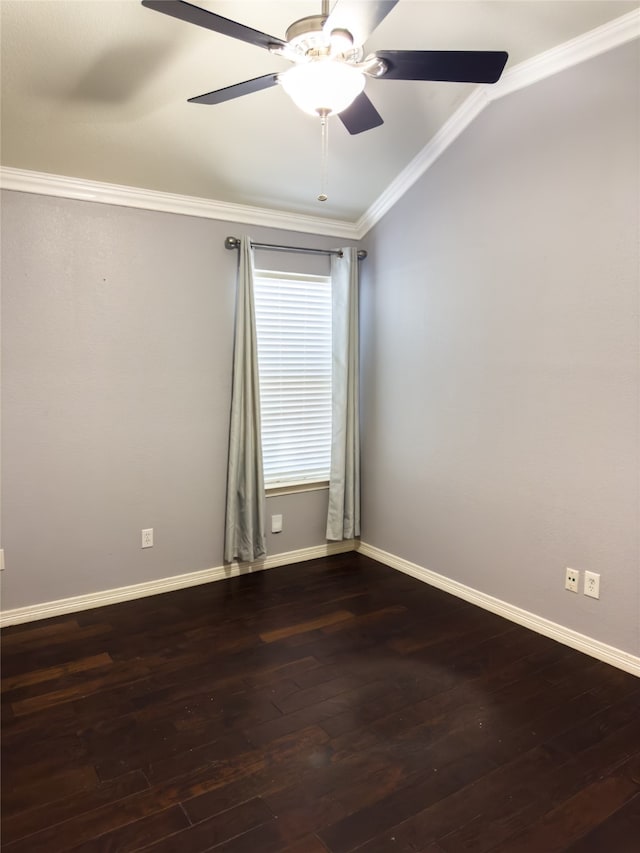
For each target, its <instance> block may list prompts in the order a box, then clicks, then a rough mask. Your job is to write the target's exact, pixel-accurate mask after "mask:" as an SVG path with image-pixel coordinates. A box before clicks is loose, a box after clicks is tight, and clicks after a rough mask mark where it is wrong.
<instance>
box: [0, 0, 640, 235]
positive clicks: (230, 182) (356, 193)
mask: <svg viewBox="0 0 640 853" xmlns="http://www.w3.org/2000/svg"><path fill="white" fill-rule="evenodd" d="M196 2H197V4H198V5H200V6H202V7H204V8H206V9H209V10H210V11H213V12H216V13H218V14H221V15H224V16H225V17H227V18H231V19H234V20H237V21H240V22H241V23H243V24H245V25H247V26H249V27H252V28H254V29H257V30H261V31H263V32H266V33H268V34H270V35H274V36H278V37H280V38H283V37H284V34H285V31H286V29H287V27H288V26H289V24H291V23H292V22H293V21H294V20H296V19H299V18H302V17H304V16H306V15H312V14H317V13H319V12H320V0H309V2H308V0H287V2H279V1H278V0H269V2H266V0H261V1H260V2H255V0H241V2H222V0H220V1H218V0H196ZM637 8H638V3H636V2H624V1H621V2H618V0H606V1H605V2H596V0H584V2H583V0H563V1H562V2H555V0H523V2H518V0H400V2H399V3H398V4H397V5H396V7H395V8H394V9H393V10H392V11H391V12H390V14H389V15H388V16H387V17H386V18H385V20H384V21H383V22H382V24H381V25H380V26H379V27H378V28H377V29H376V30H375V31H374V33H373V34H372V36H371V37H370V39H369V40H368V42H367V43H366V51H367V52H371V51H374V50H376V49H394V50H398V49H406V50H409V49H422V50H427V49H429V50H431V49H433V50H506V51H508V53H509V61H508V63H507V67H506V69H505V74H507V73H508V72H509V71H511V70H512V69H514V68H515V67H516V66H518V65H519V64H520V63H523V62H525V61H526V60H530V59H531V58H532V57H534V56H537V55H538V54H541V53H543V52H545V51H548V50H550V49H551V48H554V47H556V46H557V45H560V44H563V43H565V42H567V41H569V40H571V39H574V38H576V37H578V36H581V35H582V34H584V33H586V32H589V31H590V30H593V29H594V28H597V27H601V26H603V25H605V24H607V22H609V21H612V20H614V19H617V18H619V17H620V16H622V15H625V14H627V13H629V12H631V11H633V10H635V9H637ZM0 11H1V16H2V17H1V30H0V33H1V39H2V52H1V54H2V125H1V129H2V148H1V154H2V165H3V167H12V168H13V169H21V170H32V171H36V172H45V173H51V174H54V175H64V176H67V177H73V178H81V179H88V180H93V181H101V182H107V183H110V184H119V185H126V186H131V187H137V188H142V189H147V190H155V191H159V192H163V193H176V194H180V195H184V196H195V197H199V198H205V199H212V200H215V201H218V202H226V203H231V204H239V205H251V206H254V207H259V208H267V209H273V210H279V211H285V212H288V213H294V214H308V215H313V216H319V217H327V218H333V219H341V220H347V221H355V220H357V219H358V217H360V216H362V215H363V213H364V212H365V211H366V210H367V209H368V208H369V207H370V206H371V205H372V204H374V202H375V201H376V199H378V198H379V197H380V195H381V194H382V193H383V192H384V190H385V188H387V187H388V186H389V184H390V183H392V182H393V181H394V179H396V177H397V176H398V175H399V174H400V173H401V172H402V170H403V169H405V167H406V166H407V164H408V163H410V162H411V161H412V159H413V158H414V157H416V155H418V154H419V152H420V151H421V150H423V149H424V147H425V146H426V145H427V144H428V143H429V141H430V140H431V139H432V138H433V137H434V135H435V134H436V133H437V132H438V130H439V129H440V128H441V127H442V126H443V124H445V122H446V121H447V120H448V119H450V117H451V116H452V115H453V114H454V113H455V111H456V110H457V109H458V108H459V107H460V106H461V105H462V104H463V103H464V102H465V100H466V99H467V98H469V96H470V95H471V94H472V93H473V91H474V89H475V88H476V87H475V86H474V85H472V84H462V83H425V82H400V81H391V80H384V79H380V80H376V79H369V80H368V82H367V89H366V91H367V94H368V96H369V98H370V99H371V101H372V102H373V103H374V104H375V106H376V108H377V109H378V111H379V112H380V113H381V115H382V117H383V118H384V124H383V125H382V126H381V127H378V128H375V129H373V130H370V131H367V132H366V133H362V134H359V135H356V136H350V135H349V134H348V133H347V131H346V130H345V128H344V127H343V126H342V124H341V123H340V121H339V120H338V119H336V118H331V119H330V120H329V123H330V130H329V188H328V189H329V192H328V194H329V199H328V200H327V201H326V202H319V201H317V198H316V197H317V195H318V191H319V186H320V125H319V120H317V119H314V118H312V117H310V116H308V115H306V114H304V113H302V112H301V111H300V110H299V109H298V108H297V107H296V106H294V104H293V103H292V102H291V100H290V99H289V98H288V96H287V95H286V94H285V92H284V91H283V90H282V88H281V87H280V86H275V87H273V88H271V89H269V90H266V91H261V92H256V93H253V94H251V95H248V96H246V97H242V98H240V99H237V100H232V101H228V102H226V103H223V104H219V105H216V106H203V105H200V104H190V103H188V102H187V99H188V98H190V97H192V96H196V95H200V94H202V93H205V92H209V91H211V90H212V89H217V88H221V87H223V86H227V85H231V84H233V83H237V82H239V81H242V80H246V79H249V78H252V77H257V76H260V75H263V74H267V73H269V72H279V71H284V70H286V68H288V67H290V66H289V65H288V63H287V62H286V61H285V60H283V59H282V58H280V57H277V56H272V55H270V54H269V52H268V51H266V50H261V49H260V48H258V47H255V46H252V45H250V44H246V43H244V42H241V41H237V40H234V39H231V38H229V37H225V36H223V35H220V34H218V33H215V32H211V31H210V30H206V29H203V28H201V27H197V26H194V25H191V24H188V23H185V22H183V21H179V20H176V19H174V18H171V17H168V16H167V15H163V14H159V13H158V12H156V11H153V10H150V9H147V8H144V7H143V6H142V5H141V4H140V2H138V0H100V2H95V0H70V2H67V0H30V2H26V1H25V0H2V2H1V3H0Z"/></svg>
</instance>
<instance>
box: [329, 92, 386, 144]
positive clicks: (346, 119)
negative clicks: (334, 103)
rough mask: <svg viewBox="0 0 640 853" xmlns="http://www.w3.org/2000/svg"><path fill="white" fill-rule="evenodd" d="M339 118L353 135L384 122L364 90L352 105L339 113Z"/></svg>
mask: <svg viewBox="0 0 640 853" xmlns="http://www.w3.org/2000/svg"><path fill="white" fill-rule="evenodd" d="M338 118H339V119H340V121H341V122H342V124H343V125H344V126H345V127H346V128H347V130H348V131H349V133H351V134H352V135H353V134H356V133H362V132H363V131H365V130H371V129H372V128H374V127H379V126H380V125H381V124H384V121H383V120H382V116H381V115H380V113H379V112H378V110H377V109H376V108H375V107H374V106H373V104H372V103H371V101H370V100H369V98H368V97H367V96H366V95H365V93H364V92H362V93H361V94H360V95H358V97H357V98H356V99H355V101H354V102H353V103H352V104H351V106H349V107H347V108H346V110H343V111H342V112H341V113H339V114H338Z"/></svg>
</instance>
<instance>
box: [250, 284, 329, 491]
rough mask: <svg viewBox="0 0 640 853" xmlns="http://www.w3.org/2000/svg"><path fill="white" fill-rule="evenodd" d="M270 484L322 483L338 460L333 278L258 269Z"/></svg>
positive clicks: (264, 445) (265, 444) (262, 403)
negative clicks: (334, 450)
mask: <svg viewBox="0 0 640 853" xmlns="http://www.w3.org/2000/svg"><path fill="white" fill-rule="evenodd" d="M254 289H255V306H256V327H257V337H258V367H259V373H260V407H261V411H262V455H263V460H264V481H265V486H266V487H267V488H269V487H272V488H274V487H277V486H283V485H292V484H304V483H313V482H320V481H323V480H328V479H329V471H330V466H331V279H330V277H329V276H318V275H301V274H297V273H294V274H292V273H274V272H264V271H256V273H255V281H254Z"/></svg>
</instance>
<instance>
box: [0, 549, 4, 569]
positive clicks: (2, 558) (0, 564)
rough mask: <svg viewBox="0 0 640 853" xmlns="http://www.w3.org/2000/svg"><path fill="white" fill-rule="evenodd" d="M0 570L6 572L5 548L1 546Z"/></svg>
mask: <svg viewBox="0 0 640 853" xmlns="http://www.w3.org/2000/svg"><path fill="white" fill-rule="evenodd" d="M0 572H4V548H0Z"/></svg>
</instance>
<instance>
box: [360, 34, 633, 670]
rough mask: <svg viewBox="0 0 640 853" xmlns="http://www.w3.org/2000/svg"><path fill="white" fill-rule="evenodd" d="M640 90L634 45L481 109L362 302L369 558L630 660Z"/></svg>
mask: <svg viewBox="0 0 640 853" xmlns="http://www.w3.org/2000/svg"><path fill="white" fill-rule="evenodd" d="M638 71H639V68H638V44H637V42H636V43H634V44H630V45H628V46H625V47H623V48H620V49H617V50H616V51H614V52H611V53H607V54H605V55H603V56H601V57H599V58H597V59H594V60H591V61H590V62H587V63H584V64H582V65H580V66H577V67H575V68H573V69H572V70H569V71H567V72H565V73H563V74H561V75H558V76H555V77H553V78H550V79H548V80H546V81H544V82H541V83H538V84H537V85H535V86H532V87H530V88H528V89H526V90H523V91H520V92H517V93H514V94H512V95H510V96H508V97H506V98H504V99H502V100H500V101H497V102H495V103H494V104H492V105H491V106H490V107H489V108H488V109H487V110H485V112H484V113H483V114H482V115H481V116H479V117H478V119H477V120H476V121H475V122H474V123H473V124H472V125H471V126H470V127H469V128H468V129H467V130H466V131H465V133H463V134H462V135H461V136H460V137H459V138H458V140H457V141H456V142H455V143H454V144H453V145H452V146H451V147H450V148H449V149H448V150H447V151H446V152H445V153H444V154H443V155H442V156H441V158H440V159H439V160H438V161H437V162H436V163H435V164H434V165H433V166H432V168H431V169H430V170H429V171H428V172H427V174H426V175H425V176H423V178H422V179H421V180H420V181H419V182H418V183H417V184H416V185H414V187H413V188H412V189H411V190H410V191H409V193H407V195H405V197H404V198H403V199H402V200H401V201H400V202H399V203H398V204H397V205H396V206H395V207H394V208H393V209H392V210H391V211H390V212H389V213H388V214H387V216H386V217H385V218H384V219H383V220H382V221H381V222H380V223H379V224H378V225H377V227H376V228H375V229H374V230H373V231H372V232H371V233H370V234H369V235H368V237H367V240H366V241H365V242H366V248H368V250H369V253H370V254H369V258H368V260H367V264H366V267H365V269H366V273H365V275H366V280H365V283H364V285H363V288H362V329H363V333H362V334H363V344H362V346H363V353H362V364H363V377H362V379H363V383H362V385H363V420H364V434H363V471H364V480H363V496H364V498H363V500H364V503H363V534H362V538H363V540H364V541H366V542H367V543H370V544H371V545H374V546H377V547H378V548H381V549H383V550H386V551H388V552H391V553H392V554H395V555H397V556H400V557H403V558H405V559H407V560H410V561H412V562H415V563H417V564H419V565H421V566H423V567H426V568H428V569H430V570H432V571H435V572H438V573H441V574H443V575H445V576H447V577H449V578H453V579H455V580H457V581H460V582H462V583H464V584H467V585H469V586H471V587H474V588H476V589H479V590H482V591H483V592H485V593H488V594H491V595H493V596H496V597H498V598H500V599H503V600H506V601H508V602H510V603H512V604H515V605H518V606H520V607H523V608H525V609H527V610H529V611H532V612H534V613H537V614H540V615H542V616H544V617H546V618H548V619H551V620H553V621H555V622H558V623H561V624H563V625H565V626H568V627H570V628H573V629H575V630H577V631H580V632H582V633H584V634H587V635H589V636H592V637H595V638H597V639H599V640H601V641H603V642H606V643H610V644H612V645H614V646H617V647H619V648H621V649H625V650H627V651H630V652H632V653H636V654H637V653H638V652H640V643H639V636H638V635H639V601H638V594H639V574H640V572H639V566H640V559H639V553H638V541H639V538H638V519H639V505H638V472H639V449H638V442H639V429H638V394H639V379H638V369H639V363H638V331H639V326H638V297H639V294H638V273H639V259H638V233H639V232H638V209H639V198H640V196H639V189H640V185H639V180H638V151H639V150H640V148H639V143H640V140H639V138H638V130H639V116H638V103H639V100H638V80H639V79H640V75H639V73H638ZM566 566H571V567H575V568H579V569H581V570H585V569H588V570H591V571H595V572H599V573H601V600H600V601H594V600H592V599H589V598H586V597H585V596H584V595H582V594H580V595H575V594H572V593H569V592H566V591H565V590H564V588H563V580H564V570H565V567H566Z"/></svg>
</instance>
